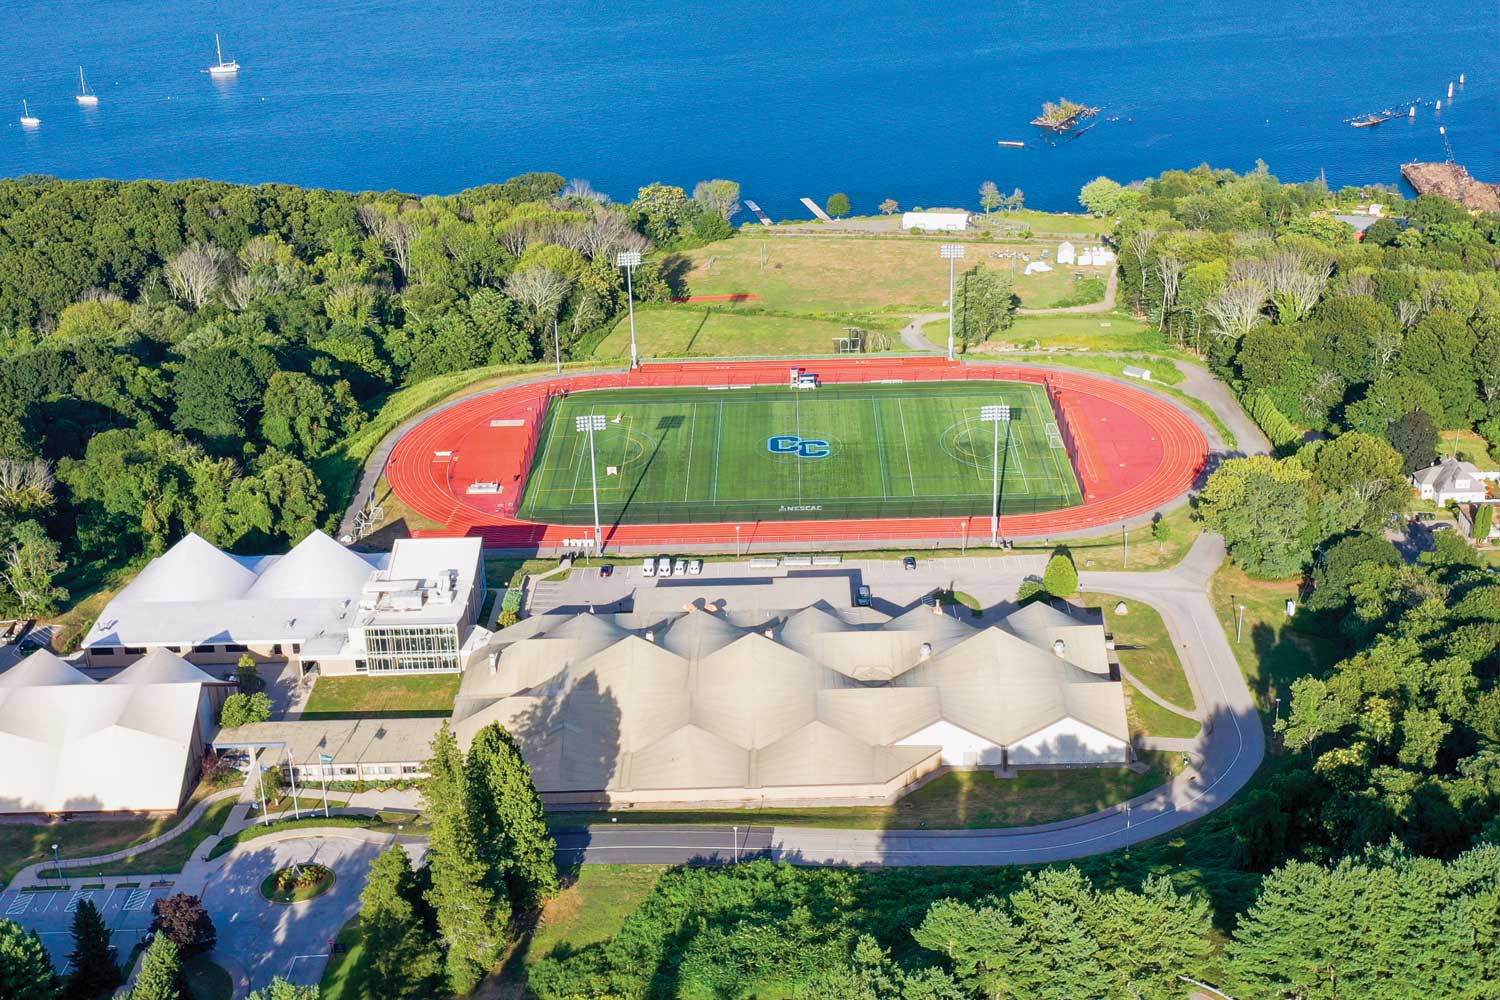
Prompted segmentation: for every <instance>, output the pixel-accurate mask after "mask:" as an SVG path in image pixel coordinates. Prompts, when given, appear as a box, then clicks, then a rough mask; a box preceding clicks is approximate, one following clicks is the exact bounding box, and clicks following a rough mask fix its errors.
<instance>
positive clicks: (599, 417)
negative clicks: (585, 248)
mask: <svg viewBox="0 0 1500 1000" xmlns="http://www.w3.org/2000/svg"><path fill="white" fill-rule="evenodd" d="M636 256H637V257H639V256H640V254H637V255H636ZM576 426H577V427H578V431H579V433H583V432H585V431H587V432H588V436H589V475H590V476H592V477H593V480H594V554H595V555H603V554H604V532H603V530H602V529H601V528H600V527H599V467H598V465H596V464H595V462H594V432H595V431H602V430H604V415H603V414H602V413H589V414H585V415H584V416H581V417H578V418H577V420H576Z"/></svg>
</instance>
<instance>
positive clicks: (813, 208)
mask: <svg viewBox="0 0 1500 1000" xmlns="http://www.w3.org/2000/svg"><path fill="white" fill-rule="evenodd" d="M802 204H804V205H806V206H807V210H808V211H809V212H811V213H812V214H813V215H816V216H817V217H818V218H820V219H822V220H823V221H824V222H832V221H833V220H832V219H831V218H829V217H828V213H827V212H825V211H823V210H822V209H821V208H819V207H818V203H817V202H815V201H813V200H812V199H811V198H803V199H802Z"/></svg>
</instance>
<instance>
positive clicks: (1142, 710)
mask: <svg viewBox="0 0 1500 1000" xmlns="http://www.w3.org/2000/svg"><path fill="white" fill-rule="evenodd" d="M1125 697H1126V706H1125V715H1126V717H1127V718H1128V719H1129V720H1130V731H1131V732H1132V733H1145V734H1146V735H1147V736H1179V737H1183V738H1185V739H1187V738H1191V737H1194V736H1197V735H1198V731H1199V730H1201V729H1202V728H1203V724H1202V723H1200V722H1199V721H1198V720H1197V719H1190V718H1188V717H1187V716H1185V715H1178V714H1177V713H1176V712H1169V711H1167V710H1166V709H1165V708H1162V707H1161V706H1160V705H1158V704H1157V703H1156V702H1154V701H1152V700H1151V699H1150V698H1147V697H1146V696H1145V695H1143V694H1141V693H1140V692H1139V691H1137V690H1136V689H1135V688H1134V687H1133V686H1131V684H1130V682H1129V681H1126V682H1125Z"/></svg>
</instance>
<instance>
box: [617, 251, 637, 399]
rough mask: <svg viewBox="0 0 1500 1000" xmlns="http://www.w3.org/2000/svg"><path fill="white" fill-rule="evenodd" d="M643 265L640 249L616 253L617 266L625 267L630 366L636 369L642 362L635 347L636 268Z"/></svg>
mask: <svg viewBox="0 0 1500 1000" xmlns="http://www.w3.org/2000/svg"><path fill="white" fill-rule="evenodd" d="M640 266H641V252H640V251H639V250H621V251H620V252H619V253H617V254H615V267H623V268H624V269H625V302H626V304H627V305H628V306H629V307H630V367H631V370H634V369H635V368H636V367H638V366H639V365H640V363H641V360H640V356H639V355H638V354H637V353H636V349H635V281H634V274H635V269H636V268H638V267H640Z"/></svg>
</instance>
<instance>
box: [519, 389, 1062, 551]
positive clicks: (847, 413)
mask: <svg viewBox="0 0 1500 1000" xmlns="http://www.w3.org/2000/svg"><path fill="white" fill-rule="evenodd" d="M990 404H1008V405H1010V406H1011V407H1012V420H1011V423H1010V424H1009V426H1008V427H1006V426H1004V425H1002V426H1001V427H1000V428H999V436H998V441H997V439H996V432H995V425H993V424H988V423H983V422H981V421H980V419H979V409H980V407H981V406H985V405H990ZM586 414H594V415H602V416H603V417H604V418H605V429H604V430H602V431H597V432H596V434H595V441H594V449H595V459H594V461H595V468H596V469H597V471H598V477H599V499H600V511H601V514H602V516H603V518H604V519H605V520H606V521H608V522H610V523H621V524H652V523H669V524H670V523H685V522H703V521H720V522H722V521H740V520H772V521H776V520H816V519H825V518H846V517H847V518H869V517H930V516H963V515H988V514H989V512H990V504H991V496H992V494H991V490H992V482H993V469H994V465H993V461H992V456H993V455H994V454H995V451H996V448H997V447H998V449H999V453H1000V473H1001V476H1002V487H1001V509H1002V511H1003V512H1004V513H1033V512H1038V511H1046V510H1054V509H1057V508H1060V507H1068V506H1072V505H1074V504H1077V503H1079V502H1081V494H1080V491H1079V487H1078V481H1077V478H1076V476H1075V475H1074V473H1073V469H1072V465H1071V463H1070V462H1069V459H1068V455H1067V452H1066V450H1065V449H1064V447H1063V445H1062V440H1061V437H1060V435H1059V433H1058V429H1057V424H1056V418H1055V417H1054V416H1053V412H1052V409H1051V406H1050V404H1049V403H1048V400H1047V395H1046V392H1045V390H1044V389H1043V388H1042V387H1041V386H1038V385H1033V384H1029V383H1019V382H983V383H979V382H938V383H924V384H905V385H868V384H862V385H836V386H825V387H822V388H819V389H806V390H792V389H768V388H765V387H757V388H754V389H751V388H745V389H728V388H671V389H628V390H604V391H597V392H581V393H577V394H574V395H572V396H569V397H567V398H565V399H561V400H555V401H553V403H552V405H551V406H550V408H549V410H548V413H547V419H546V423H545V426H544V428H543V432H542V433H543V440H542V441H540V442H539V444H538V447H537V451H536V455H537V457H536V459H535V460H534V462H533V465H532V469H531V474H530V476H529V477H528V480H527V484H526V493H525V496H524V498H523V500H522V504H521V509H520V516H521V517H523V518H527V519H530V520H537V521H546V522H550V523H556V524H587V523H590V522H592V520H593V508H592V485H591V484H592V479H591V475H590V467H589V462H590V460H589V441H588V435H587V434H586V433H582V432H579V431H578V430H576V426H575V425H576V418H577V417H579V416H582V415H586Z"/></svg>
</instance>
